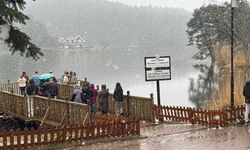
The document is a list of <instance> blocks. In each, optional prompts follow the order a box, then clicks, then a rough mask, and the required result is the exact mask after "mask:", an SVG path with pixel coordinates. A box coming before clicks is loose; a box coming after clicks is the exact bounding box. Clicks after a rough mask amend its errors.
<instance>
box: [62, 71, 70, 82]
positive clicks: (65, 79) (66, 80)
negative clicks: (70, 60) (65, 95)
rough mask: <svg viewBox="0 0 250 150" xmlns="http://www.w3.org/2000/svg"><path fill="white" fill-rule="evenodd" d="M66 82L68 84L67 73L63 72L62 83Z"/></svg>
mask: <svg viewBox="0 0 250 150" xmlns="http://www.w3.org/2000/svg"><path fill="white" fill-rule="evenodd" d="M68 82H69V72H68V71H65V73H64V76H63V83H68Z"/></svg>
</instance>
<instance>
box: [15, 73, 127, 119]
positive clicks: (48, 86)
mask: <svg viewBox="0 0 250 150" xmlns="http://www.w3.org/2000/svg"><path fill="white" fill-rule="evenodd" d="M49 73H50V74H53V73H52V72H51V71H50V72H49ZM39 76H40V75H39V73H38V72H37V71H36V72H35V74H34V75H33V76H32V78H31V79H30V78H29V76H28V75H27V73H26V72H25V71H24V72H22V74H21V75H20V77H19V79H18V83H19V88H20V91H21V94H22V95H24V94H27V95H40V96H46V97H51V98H56V96H58V86H57V80H56V79H55V77H52V78H48V79H40V78H39ZM62 82H63V83H73V84H74V92H73V95H72V97H71V101H75V102H79V103H84V104H90V109H91V112H92V113H95V112H96V111H97V108H96V107H97V105H96V99H97V97H99V108H98V110H100V111H101V113H102V114H108V112H109V111H108V106H109V101H108V99H109V90H108V89H107V87H106V85H105V84H103V85H101V90H100V91H97V89H96V88H95V86H94V84H93V83H91V84H90V83H89V82H87V81H83V82H80V83H78V80H77V77H76V73H75V72H74V71H70V72H68V71H65V72H64V75H63V76H62ZM113 97H114V99H115V112H116V115H123V89H122V86H121V84H120V83H119V82H117V83H116V86H115V90H114V94H113Z"/></svg>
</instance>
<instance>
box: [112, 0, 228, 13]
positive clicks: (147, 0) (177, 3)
mask: <svg viewBox="0 0 250 150" xmlns="http://www.w3.org/2000/svg"><path fill="white" fill-rule="evenodd" d="M108 1H118V2H121V3H124V4H128V5H137V6H140V5H149V4H151V5H152V6H160V7H174V8H184V9H186V10H191V11H192V10H194V9H195V8H198V7H200V6H201V5H203V4H208V3H211V2H215V3H223V2H225V1H229V2H230V1H231V0H108Z"/></svg>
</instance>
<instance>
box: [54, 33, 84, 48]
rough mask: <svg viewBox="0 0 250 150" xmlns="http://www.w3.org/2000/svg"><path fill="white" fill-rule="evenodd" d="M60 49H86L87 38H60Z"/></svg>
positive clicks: (78, 36)
mask: <svg viewBox="0 0 250 150" xmlns="http://www.w3.org/2000/svg"><path fill="white" fill-rule="evenodd" d="M58 42H59V45H60V46H59V47H60V48H64V49H67V48H83V47H86V37H85V36H83V37H81V36H80V35H77V36H75V37H60V38H59V40H58Z"/></svg>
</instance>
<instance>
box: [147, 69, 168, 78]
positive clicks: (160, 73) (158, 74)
mask: <svg viewBox="0 0 250 150" xmlns="http://www.w3.org/2000/svg"><path fill="white" fill-rule="evenodd" d="M169 78H170V70H149V71H147V80H164V79H169Z"/></svg>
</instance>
